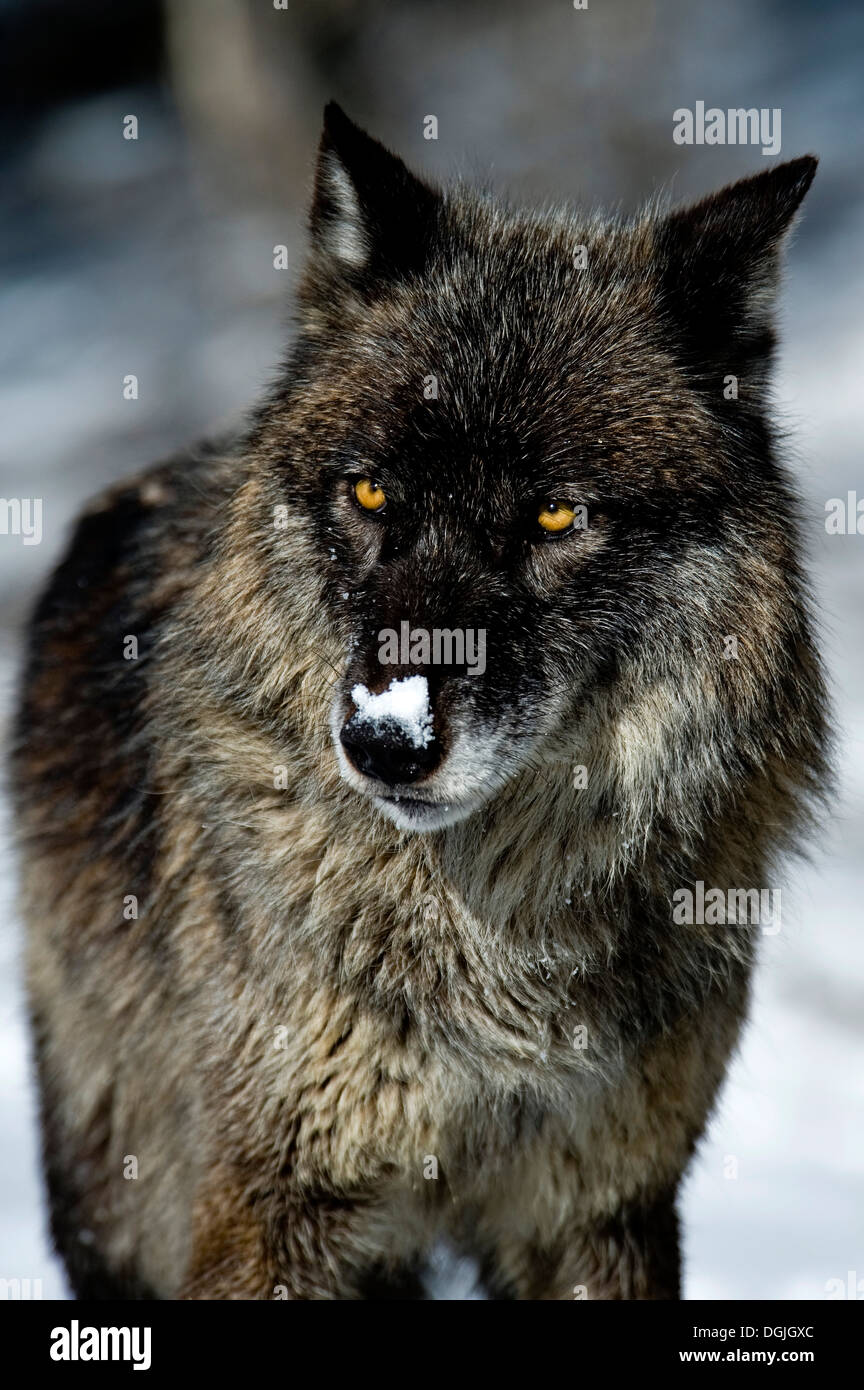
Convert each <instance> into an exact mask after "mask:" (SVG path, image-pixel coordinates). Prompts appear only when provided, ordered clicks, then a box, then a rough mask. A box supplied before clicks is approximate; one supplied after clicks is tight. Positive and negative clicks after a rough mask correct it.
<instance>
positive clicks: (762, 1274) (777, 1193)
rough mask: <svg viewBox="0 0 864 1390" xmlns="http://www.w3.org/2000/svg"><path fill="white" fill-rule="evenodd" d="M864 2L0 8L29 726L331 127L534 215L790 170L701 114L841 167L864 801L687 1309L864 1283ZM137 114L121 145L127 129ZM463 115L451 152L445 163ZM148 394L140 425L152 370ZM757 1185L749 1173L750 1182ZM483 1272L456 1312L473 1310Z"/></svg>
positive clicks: (17, 1239)
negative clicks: (65, 602) (692, 131)
mask: <svg viewBox="0 0 864 1390" xmlns="http://www.w3.org/2000/svg"><path fill="white" fill-rule="evenodd" d="M862 31H864V13H862V11H861V10H860V7H858V6H857V5H856V4H855V3H854V0H849V3H844V0H834V3H827V4H824V5H823V6H821V7H819V8H818V9H817V8H816V7H813V6H811V5H809V4H805V3H803V0H784V2H783V3H776V4H775V3H771V0H727V3H725V4H724V5H722V6H717V5H713V4H710V3H708V0H699V3H693V0H664V3H657V4H655V3H651V0H603V3H601V0H590V6H589V9H588V10H587V11H574V9H573V7H572V4H571V3H570V2H569V0H533V3H532V4H531V5H522V4H519V3H517V0H494V3H493V2H492V0H478V3H475V4H473V5H472V6H470V7H468V6H460V5H459V4H458V3H457V0H443V3H433V0H397V3H391V4H385V3H384V0H354V3H351V0H315V3H314V4H313V3H312V0H306V3H302V0H301V3H299V4H292V5H291V6H290V7H289V9H288V10H286V11H277V10H276V9H275V8H274V7H273V5H272V4H271V3H270V0H165V2H164V3H162V4H159V3H158V2H157V0H126V3H124V5H123V6H116V5H112V4H110V3H109V0H77V3H76V5H75V6H73V7H70V6H66V7H64V6H63V5H62V3H60V0H26V3H24V0H0V163H2V169H3V177H2V179H0V219H2V226H3V229H4V236H3V249H2V252H0V265H2V274H0V420H2V430H0V494H2V496H4V497H42V498H43V499H44V539H43V541H42V543H41V545H39V546H24V545H23V544H22V542H21V540H20V538H17V537H6V536H3V537H0V591H2V600H0V718H2V719H3V721H4V722H5V720H6V718H7V717H8V712H9V709H10V705H11V699H12V691H13V683H14V679H15V672H16V663H17V659H18V652H19V641H20V630H21V625H22V622H23V621H24V619H25V616H26V612H27V609H28V606H29V605H30V603H31V602H32V600H33V596H34V592H35V590H36V588H37V587H38V585H39V584H40V583H41V582H42V580H43V578H44V576H45V574H46V572H47V570H48V569H49V567H50V566H51V564H52V563H53V562H54V560H55V559H56V557H57V554H58V550H59V548H60V546H61V545H62V543H63V539H64V536H65V534H66V530H67V527H68V524H69V522H70V519H71V517H72V516H73V514H74V513H75V511H76V510H77V508H78V507H79V506H80V504H81V503H82V502H83V501H84V499H85V498H87V497H88V496H89V495H90V494H91V493H93V492H94V491H95V490H96V489H98V488H99V487H101V486H102V485H103V484H104V483H106V482H108V481H110V480H112V479H114V478H117V477H121V476H122V475H124V474H126V473H129V472H131V471H132V470H134V469H136V468H138V467H140V466H142V465H144V464H146V463H147V462H149V461H151V460H152V459H154V458H156V457H158V456H160V455H161V454H164V453H166V452H167V451H170V450H171V449H173V448H175V447H177V446H180V445H183V444H186V443H188V442H189V441H190V440H193V439H194V438H195V437H196V436H198V435H201V434H202V433H204V432H208V431H212V430H213V429H214V428H215V427H217V426H219V425H220V423H223V422H224V421H225V420H226V419H228V418H230V417H231V416H232V415H233V414H234V413H236V412H237V411H238V410H240V409H242V407H243V406H244V405H245V404H247V403H248V402H249V401H250V400H251V399H252V398H253V396H254V395H255V392H256V391H257V390H258V389H259V387H260V386H261V384H262V383H263V382H264V381H266V380H267V377H268V373H270V372H271V371H272V370H273V367H274V364H275V362H276V360H277V356H278V354H279V351H280V347H281V344H282V342H283V337H284V333H285V331H286V326H287V322H288V320H287V312H288V308H289V304H290V289H291V284H292V281H293V271H292V270H289V271H287V272H285V271H277V270H274V268H273V252H272V248H273V247H274V245H276V244H277V243H284V244H286V245H287V246H288V249H289V259H290V261H291V263H292V265H293V266H296V265H297V263H298V259H299V255H300V251H301V246H302V233H303V212H304V207H305V200H306V198H307V196H308V188H309V179H310V175H311V167H312V159H313V154H314V148H315V144H316V140H317V135H318V127H319V122H320V113H321V108H322V106H323V103H324V101H325V100H326V99H327V98H329V97H331V96H333V97H336V98H337V99H338V100H339V101H340V102H341V103H342V104H343V105H344V106H345V108H346V109H347V110H348V112H349V114H351V115H352V116H354V118H355V119H357V120H358V121H359V122H360V123H361V124H364V125H367V126H368V127H369V128H370V129H371V131H372V132H373V133H374V134H376V135H378V136H379V137H380V138H382V139H384V140H385V141H386V142H387V143H389V144H391V145H393V146H394V147H395V148H396V149H398V150H399V151H400V152H401V153H402V154H403V155H404V156H405V157H406V158H407V159H408V160H409V162H413V163H414V164H415V165H416V166H417V167H418V168H419V169H421V170H422V169H425V170H426V171H427V172H429V173H432V174H444V173H447V172H453V171H461V172H465V173H468V174H472V173H478V174H480V175H481V176H483V177H486V176H487V175H488V174H489V173H490V171H491V180H492V183H493V185H495V186H497V187H499V188H501V189H503V190H505V191H508V192H509V193H510V194H511V195H512V196H513V197H514V199H517V200H519V199H521V200H524V201H532V200H533V199H535V198H543V199H545V198H547V197H557V198H559V199H574V200H579V201H582V202H583V203H586V204H588V205H593V204H595V203H606V204H608V203H610V202H611V203H614V204H620V205H621V206H622V207H623V208H630V207H633V206H635V205H636V204H637V203H638V202H639V201H640V200H641V199H642V198H643V197H645V196H646V195H649V194H651V193H652V192H653V191H654V190H655V189H656V188H657V187H659V186H660V185H665V186H668V187H670V188H671V190H672V192H673V193H674V195H675V196H676V197H685V196H690V195H695V194H699V193H702V192H707V191H709V190H710V189H712V188H714V187H717V186H719V185H720V184H722V183H723V182H725V181H727V180H729V179H732V178H735V177H738V176H740V175H742V174H744V173H748V172H752V171H755V170H757V169H759V168H762V167H765V163H766V161H765V159H764V158H763V156H762V155H761V154H760V153H759V151H758V150H754V149H740V148H729V147H722V146H721V147H714V148H705V147H693V148H681V147H679V146H676V145H674V144H673V142H672V134H671V132H672V112H673V110H674V109H675V108H676V107H679V106H688V107H692V106H693V105H694V104H695V102H696V101H697V100H704V101H705V102H706V104H707V105H717V106H721V107H724V108H725V107H728V106H757V107H770V108H773V107H780V108H781V110H782V137H783V148H782V155H781V158H788V157H792V156H794V155H796V154H801V153H804V152H805V151H808V150H812V151H814V152H815V153H818V154H819V155H820V156H821V159H822V165H821V168H820V172H819V175H818V177H817V181H816V184H815V186H814V189H813V191H812V192H811V194H810V195H809V198H808V200H807V202H806V205H805V218H804V221H803V223H802V225H801V228H800V230H799V232H798V234H797V237H796V240H795V243H794V246H793V248H792V252H791V258H790V273H789V277H788V286H787V291H786V294H785V299H784V314H783V317H784V329H785V331H784V351H783V358H782V362H781V370H780V374H779V380H778V387H779V395H780V399H781V402H782V403H783V410H784V415H785V418H786V420H787V422H788V424H789V426H790V429H791V431H792V434H793V438H794V441H795V450H796V458H797V464H796V468H797V472H798V476H799V481H800V487H801V490H802V493H803V495H804V498H805V501H806V514H807V518H808V526H807V532H808V535H807V541H808V545H809V549H810V553H811V558H812V565H813V569H814V572H815V576H816V580H817V585H818V592H819V595H820V601H821V606H822V613H823V620H824V647H825V652H826V655H827V658H828V661H829V663H830V666H831V670H832V673H833V679H834V686H835V691H836V699H837V712H838V715H839V720H840V724H841V748H840V774H841V779H842V801H841V804H840V806H839V808H838V813H837V815H836V817H835V819H834V821H833V823H832V826H831V828H830V831H829V834H828V838H827V840H826V842H825V843H824V844H823V845H821V846H820V847H819V850H818V852H817V853H816V854H815V855H814V858H813V862H812V863H811V864H809V865H806V866H798V867H795V868H794V870H793V871H792V872H791V874H790V879H789V882H788V883H787V884H785V885H784V889H783V930H782V932H781V933H780V934H779V935H777V936H769V937H766V939H765V943H764V949H763V957H762V963H761V968H760V972H759V977H758V983H757V992H756V1003H755V1007H754V1010H753V1021H752V1023H751V1024H750V1026H749V1029H748V1031H747V1034H746V1039H745V1042H744V1046H743V1048H742V1050H741V1054H740V1056H739V1058H738V1059H737V1061H736V1063H735V1065H734V1067H733V1069H732V1072H731V1075H730V1077H729V1080H728V1083H727V1086H726V1089H725V1092H724V1094H723V1097H722V1100H721V1103H720V1106H719V1108H718V1113H717V1115H716V1117H715V1120H714V1122H713V1124H712V1126H711V1130H710V1133H709V1135H708V1137H707V1139H706V1141H705V1142H704V1144H703V1146H702V1148H701V1151H700V1154H699V1157H698V1160H697V1162H696V1163H695V1164H694V1167H693V1170H692V1172H691V1175H690V1178H689V1180H688V1183H687V1186H686V1190H685V1194H684V1200H683V1217H684V1229H685V1233H686V1257H687V1282H686V1293H687V1296H688V1297H689V1298H709V1299H738V1298H746V1297H763V1298H774V1299H819V1298H822V1297H824V1296H825V1285H826V1281H828V1280H830V1279H841V1280H844V1281H845V1280H846V1278H847V1273H848V1271H855V1272H856V1277H857V1278H864V1239H862V1236H864V1230H862V1228H864V1170H862V1159H861V1151H862V1138H864V1110H862V1100H864V1018H862V977H864V940H862V933H861V928H860V918H861V911H860V903H861V898H862V891H864V877H862V868H861V866H862V858H864V795H862V793H864V748H862V741H864V646H862V626H864V623H862V611H861V610H862V597H864V536H855V535H852V536H834V537H829V536H827V535H826V533H825V529H824V515H825V502H826V500H827V499H828V498H829V497H844V496H845V495H846V493H847V491H848V490H850V489H856V488H858V489H859V490H860V492H861V494H862V495H864V473H862V468H861V443H862V438H864V390H862V376H864V321H862V304H864V298H862V289H864V284H862V281H864V269H862V258H861V253H860V247H861V245H862V238H864V179H862V173H861V136H862V121H861V109H860V108H861V79H860V57H859V55H860V52H861V41H862V38H864V32H862ZM128 114H134V115H136V116H137V117H138V121H139V138H138V140H137V141H126V140H123V139H122V134H121V132H122V118H123V117H124V116H126V115H128ZM427 114H434V115H437V116H438V120H439V140H438V141H437V143H432V142H426V141H424V139H423V138H422V122H423V117H424V116H425V115H427ZM133 372H134V373H135V374H136V375H137V376H138V377H139V382H140V397H139V400H138V401H125V400H123V397H122V377H123V376H124V375H126V374H127V373H133ZM0 830H2V836H3V839H2V845H3V848H2V873H0V908H2V914H0V915H2V930H0V956H2V966H3V969H2V972H0V1276H3V1277H7V1278H12V1277H18V1278H31V1279H32V1278H41V1279H42V1281H43V1293H44V1296H45V1297H60V1296H64V1294H65V1287H64V1283H63V1277H62V1273H61V1271H60V1269H59V1267H58V1265H57V1263H56V1261H54V1259H53V1258H52V1256H51V1255H50V1253H49V1251H48V1247H47V1243H46V1238H45V1223H44V1215H43V1209H42V1200H41V1190H40V1176H39V1168H38V1159H37V1139H36V1132H35V1125H34V1099H33V1091H32V1086H31V1080H30V1074H29V1058H28V1043H27V1036H26V1028H25V1019H24V1007H23V1001H22V994H21V987H20V976H19V969H18V959H19V951H20V941H19V936H18V925H17V923H16V919H15V911H14V870H13V865H12V862H11V854H10V851H9V835H8V830H9V826H8V816H6V815H5V813H4V818H3V820H2V824H0ZM730 1157H731V1158H734V1159H735V1160H737V1171H738V1176H737V1177H736V1178H729V1177H726V1176H724V1172H726V1171H728V1170H729V1167H730V1164H729V1159H730ZM469 1282H470V1281H468V1282H466V1279H465V1276H464V1270H463V1271H461V1273H460V1275H459V1278H458V1279H457V1280H456V1281H455V1282H454V1281H453V1280H452V1279H451V1280H450V1282H448V1280H447V1278H446V1277H445V1276H444V1275H441V1277H438V1278H437V1279H436V1286H435V1287H436V1296H438V1297H457V1298H458V1297H465V1296H467V1294H468V1287H469Z"/></svg>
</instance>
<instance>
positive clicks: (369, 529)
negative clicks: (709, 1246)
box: [14, 106, 826, 1299]
mask: <svg viewBox="0 0 864 1390" xmlns="http://www.w3.org/2000/svg"><path fill="white" fill-rule="evenodd" d="M815 167H816V161H815V159H813V158H810V157H805V158H802V159H797V160H794V161H792V162H791V163H787V164H782V165H775V166H772V167H771V168H770V169H769V170H768V171H767V172H765V173H761V174H758V175H756V176H755V177H753V178H749V179H745V180H743V181H742V182H740V183H736V184H734V185H733V186H732V187H729V188H726V189H724V190H722V191H721V192H719V193H716V194H714V195H713V196H711V197H708V198H706V199H705V200H703V201H702V202H699V203H697V204H696V205H695V206H692V207H687V208H684V209H683V210H670V209H668V208H665V207H663V206H661V205H659V204H658V203H656V202H655V203H654V204H653V205H652V206H651V207H650V208H649V209H648V210H647V211H646V212H644V213H643V214H641V215H639V216H637V217H636V218H635V219H633V220H631V221H626V222H625V221H616V220H602V219H599V218H595V219H584V218H582V217H580V216H577V215H575V214H573V213H571V212H561V213H560V214H557V215H549V214H544V215H542V216H541V215H538V214H534V213H531V212H527V213H526V212H520V211H513V210H511V209H509V208H507V207H505V206H503V205H501V204H499V203H498V202H496V201H494V200H492V199H490V198H487V197H481V196H478V195H477V194H475V193H472V192H471V191H470V190H465V189H462V188H457V189H455V190H451V191H445V192H441V191H439V190H437V189H435V188H433V187H431V186H430V185H428V184H427V183H426V182H424V181H421V180H420V179H418V178H416V177H415V176H414V175H413V174H411V173H409V171H408V170H407V169H406V167H405V166H404V164H402V162H401V161H400V160H399V159H398V158H396V157H395V156H394V155H392V154H390V153H389V152H388V151H386V150H385V149H384V148H383V147H382V146H381V145H379V144H378V143H377V142H375V141H374V140H372V139H371V138H370V137H369V136H367V135H365V134H364V133H363V132H362V131H360V130H359V129H358V128H357V127H356V126H354V125H353V124H352V123H351V122H350V121H349V120H348V119H347V117H346V116H345V115H344V114H343V113H342V112H341V111H340V110H339V108H338V107H335V106H330V107H328V109H327V113H326V119H325V127H324V134H323V138H322V143H321V148H320V152H319V158H318V166H317V176H316V186H315V193H314V201H313V205H312V213H311V237H310V242H311V245H310V253H309V263H308V268H307V271H306V274H305V278H304V280H303V283H302V286H301V289H300V293H299V314H298V319H299V322H298V328H297V334H296V340H295V343H294V346H293V348H292V349H291V352H290V355H289V357H288V359H287V362H286V365H285V368H284V372H283V373H282V374H281V380H280V384H279V386H278V388H277V389H275V390H273V391H272V392H271V393H270V395H269V397H268V398H267V399H266V400H264V401H263V402H262V403H261V405H260V406H259V407H258V408H257V410H256V411H255V412H254V414H253V415H252V416H251V418H250V421H249V426H248V429H247V430H246V431H245V432H244V434H243V435H242V437H240V438H237V439H234V440H232V441H230V442H229V443H227V444H224V445H218V446H215V447H211V448H206V449H201V450H199V451H197V452H195V453H194V454H192V455H190V456H189V457H183V458H179V459H175V460H173V461H171V462H169V463H167V464H165V465H162V466H160V467H157V468H154V469H152V470H150V471H149V472H147V473H146V474H144V475H142V476H141V477H139V478H137V479H133V480H132V481H130V482H127V483H125V484H123V485H122V486H120V487H118V488H116V489H114V490H113V491H112V492H110V493H109V494H107V495H105V496H103V497H101V498H100V499H99V500H97V501H96V502H95V503H94V504H93V505H92V506H91V507H90V508H89V509H88V510H87V512H86V513H85V515H84V516H83V517H82V519H81V520H80V523H79V525H78V529H77V531H76V533H75V536H74V539H73V541H72V543H71V546H70V548H69V550H68V553H67V555H66V558H65V559H64V560H63V562H62V564H61V565H60V566H59V568H58V569H57V571H56V573H55V574H54V576H53V578H52V580H51V582H50V584H49V586H48V589H47V591H46V593H45V595H44V597H43V598H42V600H41V602H40V604H39V606H38V608H37V610H36V613H35V616H34V619H33V623H32V629H31V634H30V643H29V656H28V662H27V669H26V675H25V680H24V687H23V693H22V697H21V705H20V713H19V717H18V726H17V751H16V754H15V768H14V776H15V784H16V795H17V809H18V814H19V818H20V831H21V857H22V877H23V900H24V905H25V911H26V916H27V920H28V923H29V987H30V997H31V1005H32V1015H33V1027H34V1036H35V1040H36V1052H37V1060H38V1070H39V1079H40V1087H41V1097H42V1119H43V1130H44V1153H45V1166H46V1171H47V1177H48V1186H49V1191H50V1200H51V1209H52V1221H53V1229H54V1235H55V1239H56V1242H57V1246H58V1248H59V1250H60V1251H61V1253H62V1255H63V1257H64V1259H65V1261H66V1265H67V1268H68V1270H69V1275H70V1278H71V1280H72V1283H73V1286H74V1288H75V1290H76V1291H77V1293H78V1294H79V1295H80V1296H83V1297H108V1296H117V1295H118V1294H119V1295H121V1296H123V1295H125V1296H155V1297H161V1298H176V1297H185V1298H220V1299H221V1298H266V1299H269V1298H280V1297H288V1298H292V1299H346V1298H348V1299H355V1298H366V1297H380V1296H383V1295H384V1293H385V1292H386V1291H390V1292H391V1293H392V1292H393V1290H394V1289H395V1290H401V1292H402V1293H403V1294H405V1295H407V1294H408V1293H411V1292H413V1293H414V1294H417V1293H418V1292H419V1288H420V1286H419V1283H418V1282H417V1281H418V1272H419V1270H420V1269H421V1267H422V1264H423V1261H424V1259H425V1257H426V1255H427V1253H428V1251H429V1249H430V1248H431V1246H432V1245H433V1243H434V1242H436V1241H438V1240H439V1239H442V1238H444V1239H447V1240H449V1241H450V1242H451V1243H452V1244H453V1245H454V1246H455V1247H456V1248H457V1249H459V1250H461V1251H465V1252H468V1253H470V1254H473V1255H474V1256H475V1257H476V1258H477V1259H478V1260H479V1261H480V1263H481V1265H482V1267H483V1269H484V1271H485V1274H486V1279H487V1284H488V1288H489V1289H490V1290H491V1292H492V1293H493V1294H494V1295H495V1296H497V1297H501V1298H517V1299H546V1298H551V1299H571V1298H581V1297H589V1298H602V1299H633V1298H640V1299H662V1298H665V1299H669V1298H676V1297H678V1294H679V1259H678V1243H677V1223H676V1214H675V1197H676V1189H677V1187H678V1183H679V1180H680V1178H681V1175H682V1172H683V1171H684V1169H685V1168H686V1165H687V1163H688V1161H689V1159H690V1157H691V1155H692V1153H693V1150H694V1146H695V1144H696V1142H697V1140H698V1139H699V1136H700V1134H701V1133H702V1130H703V1127H704V1125H705V1122H706V1118H707V1116H708V1114H709V1112H710V1110H711V1106H712V1104H713V1101H714V1097H715V1095H716V1092H717V1089H718V1086H719V1085H720V1083H721V1081H722V1079H723V1075H724V1072H725V1069H726V1066H727V1061H728V1058H729V1055H730V1052H731V1050H732V1049H733V1048H734V1046H735V1042H736V1038H737V1036H738V1033H739V1029H740V1026H741V1023H742V1020H743V1018H744V1016H745V1012H746V1007H747V992H748V976H749V973H750V968H751V963H752V957H753V951H754V945H755V941H756V939H757V937H758V925H755V924H754V923H752V922H748V923H738V922H730V921H723V922H721V923H720V924H716V923H713V924H706V923H704V922H699V921H697V922H694V923H692V924H683V925H682V924H679V922H676V921H674V920H673V894H675V893H676V892H678V891H679V890H681V889H682V888H683V889H686V888H688V887H689V888H692V887H693V885H694V884H696V883H701V884H708V885H716V886H718V887H720V888H722V889H723V890H724V892H725V891H726V890H733V889H734V890H736V892H739V893H741V894H743V895H746V894H748V893H750V891H751V890H753V889H760V890H761V889H765V888H767V887H769V886H770V885H771V884H772V882H773V877H772V876H773V875H774V874H775V872H776V870H775V862H776V856H777V853H778V851H780V850H782V849H783V848H785V847H786V846H788V845H790V844H792V843H793V842H794V841H795V840H796V838H797V836H798V834H799V832H800V830H801V828H802V827H803V826H804V825H806V823H807V816H808V808H809V807H810V805H811V803H812V801H813V798H814V796H818V795H819V793H820V791H821V790H822V788H823V786H824V780H825V776H826V773H825V744H826V733H825V712H824V705H825V701H824V694H823V685H822V680H821V676H820V666H819V661H818V658H817V656H816V654H815V652H814V648H813V644H812V641H811V637H810V632H809V624H808V616H807V603H806V597H805V585H804V581H803V580H802V575H801V569H800V565H799V540H798V535H797V525H796V518H795V510H796V509H795V501H794V497H793V493H792V491H791V488H790V483H789V481H788V479H787V477H786V474H785V472H784V470H783V468H782V466H781V463H780V462H779V461H778V458H777V450H776V444H775V429H774V426H773V423H772V418H771V410H770V406H769V398H768V394H767V392H768V373H769V368H770V362H771V355H772V347H773V342H774V334H773V329H772V313H773V302H774V295H775V287H776V281H777V273H778V257H779V255H780V251H781V245H782V242H783V240H784V237H785V234H786V232H787V230H788V228H789V226H790V223H791V221H792V219H793V216H794V214H795V212H796V209H797V208H798V205H799V203H800V202H801V199H802V198H803V196H804V194H805V192H806V191H807V189H808V187H809V185H810V182H811V180H812V178H813V174H814V172H815ZM405 624H407V628H405V627H404V626H403V625H405ZM403 633H404V634H405V640H404V641H403ZM436 633H437V634H438V635H439V636H438V638H436V636H435V634H436ZM481 633H482V634H483V644H484V648H483V650H484V660H483V662H481V661H480V660H479V659H478V658H477V652H478V651H479V648H478V645H477V644H478V642H479V640H480V634H481ZM387 634H390V635H393V634H397V635H398V638H399V640H398V641H397V642H396V643H395V645H394V644H393V642H392V641H391V638H390V636H387ZM441 634H447V641H446V642H445V641H444V639H443V638H442V637H441ZM454 634H456V635H461V638H462V641H461V645H460V642H459V641H458V640H457V638H456V637H455V636H454ZM469 634H473V636H471V638H470V642H469V639H468V635H469ZM130 637H134V638H135V642H134V643H131V644H130V643H129V640H128V639H129V638H130ZM436 642H437V646H436ZM471 643H473V645H471ZM469 651H470V652H472V653H473V654H474V657H473V659H469ZM436 653H437V659H436ZM442 653H443V655H442ZM481 666H482V669H481Z"/></svg>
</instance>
